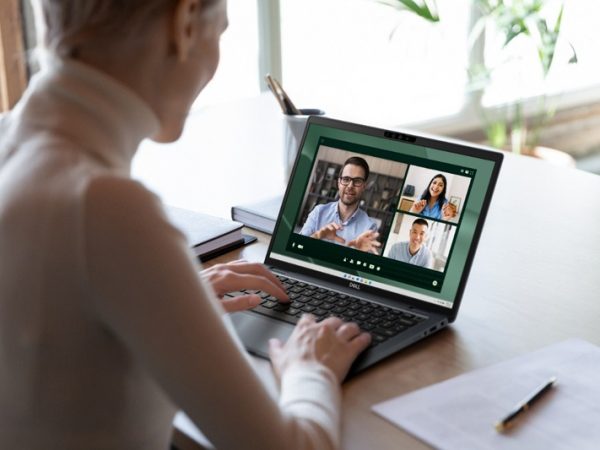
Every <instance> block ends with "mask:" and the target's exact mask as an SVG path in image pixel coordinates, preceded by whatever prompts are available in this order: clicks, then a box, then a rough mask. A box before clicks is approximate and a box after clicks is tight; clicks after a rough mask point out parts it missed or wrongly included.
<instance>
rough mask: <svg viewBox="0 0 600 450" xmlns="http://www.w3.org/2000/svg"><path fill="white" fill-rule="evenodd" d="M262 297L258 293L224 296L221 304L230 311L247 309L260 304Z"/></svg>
mask: <svg viewBox="0 0 600 450" xmlns="http://www.w3.org/2000/svg"><path fill="white" fill-rule="evenodd" d="M261 301H262V299H261V298H260V297H259V296H258V295H240V296H239V297H224V298H223V299H222V300H221V305H223V308H224V309H225V311H227V312H228V313H232V312H236V311H246V310H247V309H252V308H254V307H256V306H258V305H259V304H260V302H261Z"/></svg>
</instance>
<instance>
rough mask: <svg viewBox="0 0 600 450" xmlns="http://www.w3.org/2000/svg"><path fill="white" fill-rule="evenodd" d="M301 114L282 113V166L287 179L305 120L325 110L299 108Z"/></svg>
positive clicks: (302, 132)
mask: <svg viewBox="0 0 600 450" xmlns="http://www.w3.org/2000/svg"><path fill="white" fill-rule="evenodd" d="M300 112H301V113H302V114H297V115H292V114H284V115H283V120H284V124H283V127H284V129H283V152H284V153H283V166H284V170H285V179H286V180H288V179H289V178H290V175H291V173H292V169H293V168H294V163H295V161H296V155H297V154H298V147H299V146H300V141H301V140H302V136H303V135H304V128H306V121H307V120H308V118H309V117H310V116H322V115H324V114H325V112H324V111H323V110H321V109H301V110H300Z"/></svg>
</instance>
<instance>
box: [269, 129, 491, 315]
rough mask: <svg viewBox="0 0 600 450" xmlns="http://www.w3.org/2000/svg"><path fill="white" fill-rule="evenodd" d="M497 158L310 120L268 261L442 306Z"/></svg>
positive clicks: (454, 287) (461, 271)
mask: <svg viewBox="0 0 600 450" xmlns="http://www.w3.org/2000/svg"><path fill="white" fill-rule="evenodd" d="M501 159H502V156H501V155H500V154H498V153H495V152H489V151H484V150H478V149H473V148H470V147H465V146H463V145H458V144H454V143H449V142H445V141H437V140H434V139H430V138H425V137H419V136H412V135H406V134H402V133H398V132H393V131H386V130H380V129H375V128H371V127H365V126H359V125H354V124H348V123H345V122H339V121H335V120H331V119H327V118H311V119H310V120H309V122H308V125H307V128H306V131H305V134H304V139H303V141H302V143H301V145H300V155H299V157H298V158H297V160H296V166H295V168H294V171H293V174H292V178H291V180H290V184H289V185H288V191H287V193H286V196H285V199H284V202H283V204H282V209H281V212H280V216H279V220H278V223H277V227H276V229H275V232H274V235H273V238H272V241H271V247H270V252H269V255H268V256H269V259H271V260H275V261H281V262H283V263H288V264H293V265H294V266H296V267H301V268H303V269H306V270H308V271H311V272H312V271H314V272H315V273H318V274H326V275H327V276H329V277H336V278H339V280H340V281H343V282H345V284H346V285H350V286H353V287H355V288H358V289H363V290H369V289H370V288H375V289H377V290H382V291H386V292H388V293H390V294H400V295H404V296H407V297H409V298H411V299H417V300H420V301H424V302H428V303H431V304H435V305H438V306H441V307H444V308H452V307H453V305H454V303H455V301H456V299H457V297H458V296H459V295H461V294H462V289H463V288H464V282H465V281H466V276H467V274H468V271H469V268H470V263H471V260H472V258H473V255H474V250H475V246H476V243H477V239H478V237H479V234H480V231H481V225H482V222H483V218H484V216H485V213H486V211H487V206H488V204H489V200H490V197H491V193H492V190H493V186H494V184H495V180H496V178H497V174H498V170H499V166H500V163H501Z"/></svg>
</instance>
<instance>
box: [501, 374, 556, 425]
mask: <svg viewBox="0 0 600 450" xmlns="http://www.w3.org/2000/svg"><path fill="white" fill-rule="evenodd" d="M555 383H556V377H552V378H550V379H549V380H548V381H547V382H545V383H544V384H542V385H540V386H539V387H538V388H537V389H535V390H534V391H533V392H532V393H531V394H529V395H528V396H527V397H525V399H523V400H522V401H521V402H520V403H519V404H518V405H517V406H515V409H514V410H513V411H512V412H510V413H509V414H507V415H506V417H504V419H502V420H501V421H500V422H498V423H496V431H498V432H500V433H501V432H503V431H505V430H507V429H508V428H510V427H511V426H512V425H513V423H514V421H515V419H517V417H519V416H521V415H522V414H523V413H524V412H525V411H527V410H528V409H529V408H530V407H531V405H533V404H534V403H535V402H536V401H537V400H539V399H540V398H541V397H542V396H543V395H544V394H545V393H546V392H548V391H549V390H550V388H551V387H552V386H554V384H555Z"/></svg>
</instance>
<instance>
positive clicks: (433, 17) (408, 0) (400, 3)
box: [381, 0, 440, 22]
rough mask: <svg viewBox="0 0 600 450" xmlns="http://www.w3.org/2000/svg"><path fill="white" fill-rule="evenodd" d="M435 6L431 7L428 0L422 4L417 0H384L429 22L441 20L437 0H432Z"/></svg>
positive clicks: (387, 3) (424, 0)
mask: <svg viewBox="0 0 600 450" xmlns="http://www.w3.org/2000/svg"><path fill="white" fill-rule="evenodd" d="M431 2H432V4H433V7H430V6H429V5H428V3H427V1H426V0H423V1H422V3H421V4H418V3H417V2H416V1H415V0H395V1H382V2H381V3H384V4H386V5H389V6H395V7H396V8H403V9H407V10H408V11H410V12H412V13H414V14H416V15H417V16H419V17H422V18H423V19H425V20H428V21H429V22H439V21H440V16H439V14H438V12H437V5H436V2H435V0H431Z"/></svg>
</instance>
